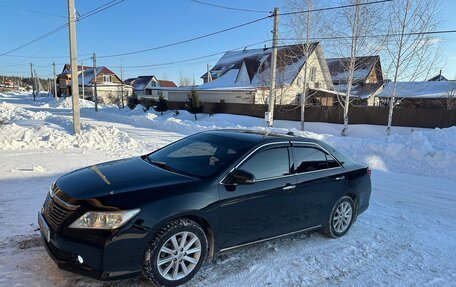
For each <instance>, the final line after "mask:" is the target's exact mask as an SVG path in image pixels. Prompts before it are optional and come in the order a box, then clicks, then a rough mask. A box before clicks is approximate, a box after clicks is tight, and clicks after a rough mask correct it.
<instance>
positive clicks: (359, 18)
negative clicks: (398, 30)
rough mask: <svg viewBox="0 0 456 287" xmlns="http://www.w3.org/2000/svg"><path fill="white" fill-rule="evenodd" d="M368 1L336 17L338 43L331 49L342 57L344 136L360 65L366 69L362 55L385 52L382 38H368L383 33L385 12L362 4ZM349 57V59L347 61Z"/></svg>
mask: <svg viewBox="0 0 456 287" xmlns="http://www.w3.org/2000/svg"><path fill="white" fill-rule="evenodd" d="M366 2H367V1H364V0H351V2H350V3H351V4H354V5H355V6H353V7H349V8H346V9H341V10H339V11H338V12H337V13H336V14H335V15H334V21H333V25H332V26H331V28H332V33H331V34H332V36H333V37H334V38H335V39H337V43H336V44H335V45H334V46H333V47H332V48H331V52H332V53H334V54H336V55H338V56H339V57H341V63H340V64H341V65H342V66H343V67H344V69H345V72H344V73H343V74H342V75H343V77H341V79H340V80H342V81H345V89H344V91H343V92H342V94H343V95H339V97H338V100H339V103H340V104H341V106H342V107H343V114H344V115H343V118H344V126H343V129H342V131H341V135H342V136H346V135H347V131H348V124H349V118H348V111H349V107H350V103H351V101H352V100H353V97H352V94H351V93H352V89H353V87H354V85H355V84H356V82H355V81H356V80H357V75H355V72H356V70H357V68H358V67H357V66H363V65H364V64H365V63H362V62H361V61H360V60H359V59H358V58H359V57H361V56H372V55H375V54H378V53H379V52H380V50H381V49H382V46H383V45H382V39H379V38H374V37H369V35H371V34H373V33H374V32H375V34H377V33H379V32H381V30H382V17H381V15H382V9H381V7H379V5H383V4H375V5H363V4H364V3H366ZM347 58H348V60H346V59H347Z"/></svg>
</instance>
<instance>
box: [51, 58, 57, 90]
mask: <svg viewBox="0 0 456 287" xmlns="http://www.w3.org/2000/svg"><path fill="white" fill-rule="evenodd" d="M52 74H53V75H54V98H55V99H57V78H56V77H55V62H54V63H52Z"/></svg>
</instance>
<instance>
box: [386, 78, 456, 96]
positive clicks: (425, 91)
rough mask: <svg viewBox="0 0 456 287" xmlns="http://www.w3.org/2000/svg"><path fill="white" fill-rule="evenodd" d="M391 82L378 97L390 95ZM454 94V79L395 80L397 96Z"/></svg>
mask: <svg viewBox="0 0 456 287" xmlns="http://www.w3.org/2000/svg"><path fill="white" fill-rule="evenodd" d="M392 89H393V83H392V82H388V83H386V84H385V85H384V86H383V90H382V92H381V93H380V94H378V97H380V98H389V97H391V94H392ZM450 95H453V96H456V82H455V81H425V82H397V83H396V97H398V98H430V99H432V98H447V97H449V96H450Z"/></svg>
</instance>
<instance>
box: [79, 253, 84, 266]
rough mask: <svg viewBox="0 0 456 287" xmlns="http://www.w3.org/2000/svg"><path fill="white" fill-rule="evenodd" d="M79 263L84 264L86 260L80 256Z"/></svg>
mask: <svg viewBox="0 0 456 287" xmlns="http://www.w3.org/2000/svg"><path fill="white" fill-rule="evenodd" d="M78 262H79V264H82V263H84V259H83V258H82V257H81V255H78Z"/></svg>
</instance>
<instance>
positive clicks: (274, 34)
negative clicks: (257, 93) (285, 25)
mask: <svg viewBox="0 0 456 287" xmlns="http://www.w3.org/2000/svg"><path fill="white" fill-rule="evenodd" d="M278 18H279V8H274V26H273V30H272V54H271V87H270V90H269V100H268V114H267V124H268V127H272V123H273V121H274V102H275V81H276V67H277V40H278V33H277V26H278V22H279V19H278Z"/></svg>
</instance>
